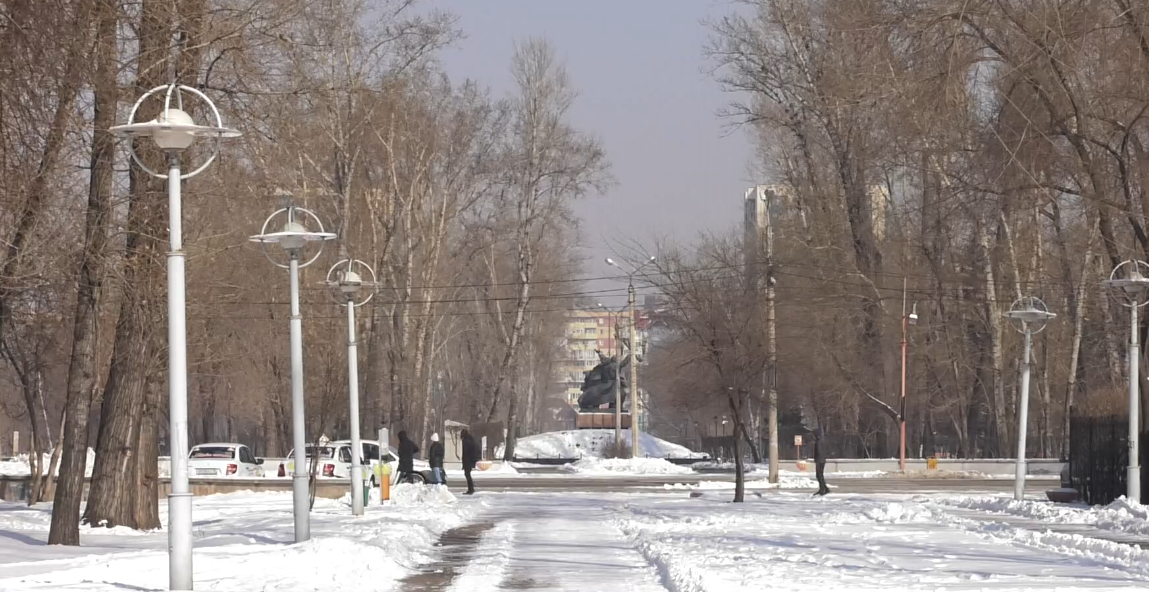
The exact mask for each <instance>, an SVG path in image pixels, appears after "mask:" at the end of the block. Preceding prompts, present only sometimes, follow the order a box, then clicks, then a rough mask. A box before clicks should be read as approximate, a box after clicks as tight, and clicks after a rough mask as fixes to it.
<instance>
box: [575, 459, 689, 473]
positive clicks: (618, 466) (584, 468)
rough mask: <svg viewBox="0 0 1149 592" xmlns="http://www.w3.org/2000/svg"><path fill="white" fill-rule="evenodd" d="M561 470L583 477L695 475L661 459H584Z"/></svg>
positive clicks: (684, 468) (686, 468) (685, 468)
mask: <svg viewBox="0 0 1149 592" xmlns="http://www.w3.org/2000/svg"><path fill="white" fill-rule="evenodd" d="M559 470H561V471H563V472H567V473H580V474H583V475H619V474H626V475H684V474H688V473H693V472H694V471H692V470H691V469H690V467H683V466H679V465H676V464H674V463H671V462H669V461H666V460H663V459H661V458H584V459H582V460H580V461H578V462H575V463H570V464H566V465H563V466H562V467H560V468H559Z"/></svg>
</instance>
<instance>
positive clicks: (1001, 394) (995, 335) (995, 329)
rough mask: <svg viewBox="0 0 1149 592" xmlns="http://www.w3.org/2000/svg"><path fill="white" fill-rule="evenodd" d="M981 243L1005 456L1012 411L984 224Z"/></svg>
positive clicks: (999, 440)
mask: <svg viewBox="0 0 1149 592" xmlns="http://www.w3.org/2000/svg"><path fill="white" fill-rule="evenodd" d="M978 243H979V245H980V246H981V253H980V255H981V264H982V273H983V276H982V277H983V280H984V282H985V318H986V323H987V325H988V326H989V331H988V339H989V360H988V361H989V362H990V363H991V366H990V370H991V372H992V374H991V377H990V380H991V381H992V383H993V384H992V385H991V388H992V395H991V396H990V404H991V405H992V406H993V416H994V417H993V419H994V426H995V427H996V428H997V433H996V447H995V448H996V450H997V454H998V455H1001V456H1004V455H1007V454H1009V453H1010V450H1012V448H1011V446H1010V438H1009V435H1010V432H1009V410H1008V409H1007V408H1006V400H1005V381H1004V380H1003V378H1004V372H1003V367H1004V365H1005V364H1004V357H1003V355H1002V347H1001V341H1002V322H1001V313H999V312H998V305H997V285H996V281H995V278H994V273H993V258H992V251H991V250H990V245H989V234H988V233H987V232H986V230H985V226H984V225H982V224H979V225H978Z"/></svg>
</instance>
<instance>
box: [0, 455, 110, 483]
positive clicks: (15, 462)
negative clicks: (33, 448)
mask: <svg viewBox="0 0 1149 592" xmlns="http://www.w3.org/2000/svg"><path fill="white" fill-rule="evenodd" d="M40 456H41V459H42V460H41V462H40V466H41V467H43V468H42V469H41V470H42V471H44V472H47V471H48V466H49V465H50V464H51V462H52V455H51V454H42V455H40ZM95 464H96V451H95V450H93V449H91V448H89V449H88V462H87V463H86V465H85V467H84V476H85V477H91V476H92V467H93V466H94V465H95ZM31 474H32V458H31V455H30V454H28V453H24V454H18V455H16V456H15V457H14V458H13V459H12V460H5V461H0V476H4V477H27V476H30V475H31ZM59 474H60V467H59V466H57V467H56V475H57V476H59Z"/></svg>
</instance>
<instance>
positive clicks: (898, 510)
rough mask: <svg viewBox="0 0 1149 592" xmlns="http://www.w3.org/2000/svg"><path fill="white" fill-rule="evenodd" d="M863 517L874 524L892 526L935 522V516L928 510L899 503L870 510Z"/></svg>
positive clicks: (916, 505)
mask: <svg viewBox="0 0 1149 592" xmlns="http://www.w3.org/2000/svg"><path fill="white" fill-rule="evenodd" d="M863 515H864V516H865V517H866V518H869V519H870V520H873V521H874V522H885V523H890V524H905V523H908V522H930V521H933V520H934V516H933V514H932V513H931V512H930V511H929V509H928V508H925V507H923V506H921V505H919V504H909V505H907V504H903V503H899V502H890V503H887V504H885V505H883V506H877V507H874V508H869V509H867V510H865V511H864V512H863Z"/></svg>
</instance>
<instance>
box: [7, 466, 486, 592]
mask: <svg viewBox="0 0 1149 592" xmlns="http://www.w3.org/2000/svg"><path fill="white" fill-rule="evenodd" d="M376 500H377V497H376ZM349 502H350V499H349V498H347V499H345V500H324V499H319V500H316V502H315V507H314V509H313V510H312V512H311V532H312V539H311V540H310V541H307V542H305V543H302V544H293V543H292V540H293V535H292V532H293V522H292V512H291V494H290V493H250V492H247V493H235V494H225V495H212V496H202V497H196V498H195V501H194V503H195V506H194V510H193V520H194V524H195V532H194V540H195V555H194V560H193V565H194V571H195V580H196V581H195V585H196V589H197V590H335V589H340V590H389V589H402V588H401V585H400V584H399V583H398V580H399V579H401V578H402V577H403V576H405V575H407V574H410V573H412V572H413V571H414V570H415V569H416V568H417V566H418V565H420V564H422V563H426V562H428V561H429V560H430V559H431V558H432V557H433V555H434V552H435V547H434V545H435V543H436V542H437V540H438V536H439V534H440V533H442V532H444V531H446V530H448V529H450V528H454V527H456V526H458V525H460V524H463V523H464V522H466V521H467V520H468V519H469V518H470V517H471V516H472V515H473V514H474V512H475V511H476V509H477V508H478V507H479V504H478V503H476V502H477V500H466V502H464V501H459V500H456V499H455V497H454V496H453V495H452V494H450V493H449V492H446V491H445V490H441V489H440V488H436V487H422V486H418V485H408V484H401V485H398V486H396V487H395V488H394V489H392V501H391V503H390V504H389V505H387V506H381V505H378V502H377V501H375V502H374V503H372V504H371V505H369V506H368V507H367V509H366V514H365V515H364V516H362V517H356V516H352V515H351V512H350V509H349V507H348V503H349ZM166 510H167V508H166V504H165V503H163V502H161V505H160V513H161V522H163V523H164V524H166V522H167V516H166V514H167V511H166ZM50 513H51V504H39V505H37V506H35V507H32V508H28V507H27V506H25V505H21V504H13V503H3V502H0V590H13V589H17V590H58V589H65V588H66V589H69V590H88V591H94V590H99V591H112V590H124V589H138V590H164V589H167V584H168V557H167V536H166V534H165V533H164V532H163V531H162V530H161V531H157V532H153V533H138V532H134V531H131V530H127V529H121V528H117V529H109V530H100V529H86V528H84V529H82V530H81V543H82V544H83V546H82V547H46V546H43V541H45V540H46V539H47V531H48V524H49V522H50V520H51V514H50ZM129 535H130V536H129Z"/></svg>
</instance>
